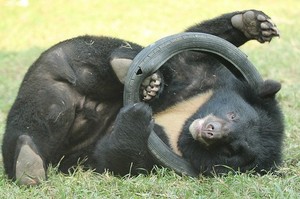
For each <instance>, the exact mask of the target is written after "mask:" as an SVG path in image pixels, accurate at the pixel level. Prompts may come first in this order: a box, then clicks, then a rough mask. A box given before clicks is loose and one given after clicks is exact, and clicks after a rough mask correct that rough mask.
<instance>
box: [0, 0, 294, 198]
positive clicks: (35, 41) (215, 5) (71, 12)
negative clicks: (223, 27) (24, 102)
mask: <svg viewBox="0 0 300 199" xmlns="http://www.w3.org/2000/svg"><path fill="white" fill-rule="evenodd" d="M66 2H67V3H66ZM68 2H69V3H68ZM71 2H72V3H71ZM105 2H107V3H105ZM250 8H255V9H259V10H263V11H265V12H266V13H267V14H269V15H270V16H271V17H272V19H273V21H275V22H276V24H277V26H278V28H279V29H280V31H281V38H280V39H274V40H273V41H272V42H271V43H270V44H265V45H261V44H258V43H257V42H254V41H253V42H249V43H247V44H246V45H245V46H243V47H242V50H243V51H244V52H246V53H247V54H248V55H249V59H250V60H251V61H252V62H253V64H254V65H255V66H257V68H258V70H259V71H260V72H261V73H262V75H263V76H264V77H265V78H271V79H276V80H278V81H280V82H281V83H282V85H283V88H282V90H281V91H280V93H279V95H278V99H279V101H280V104H281V105H282V108H283V111H284V114H285V123H286V133H285V134H286V136H285V137H286V138H285V143H284V163H283V165H282V166H281V168H280V169H279V171H278V173H279V174H280V175H265V176H256V175H252V174H240V175H234V174H228V175H227V176H223V177H214V178H204V177H200V178H199V179H193V178H189V177H180V176H178V175H176V174H174V172H172V171H168V170H166V169H161V170H158V174H151V175H150V176H138V177H124V178H119V177H114V176H112V175H110V174H107V173H105V174H95V173H93V172H91V171H88V172H83V171H81V170H80V168H79V171H78V172H76V173H75V174H73V175H69V176H68V175H67V176H66V175H63V174H61V173H57V172H56V170H55V168H51V169H50V171H49V179H48V181H46V182H44V183H43V184H41V185H40V186H38V187H32V188H24V187H19V186H17V185H15V184H14V183H12V182H10V181H8V180H7V179H6V177H5V175H4V174H3V166H2V164H0V198H11V199H12V198H299V197H300V115H299V111H300V100H299V98H300V95H299V94H300V92H299V88H300V83H299V77H300V66H299V65H298V64H299V63H300V56H299V54H300V37H299V32H300V20H299V17H300V14H299V9H300V1H298V0H285V1H276V2H275V1H273V0H265V1H258V0H252V1H248V0H245V1H242V0H231V1H230V0H215V1H207V0H185V1H174V0H164V1H162V0H152V1H144V0H110V1H97V0H90V1H85V0H78V1H64V0H53V1H38V0H32V1H29V6H27V7H21V6H18V1H17V0H0V19H1V20H0V38H1V39H0V136H1V137H2V134H3V132H4V128H5V119H6V115H7V112H8V110H9V108H10V106H11V105H12V103H13V101H14V99H15V97H16V95H17V91H18V87H19V85H20V82H21V81H22V78H23V76H24V74H25V72H26V71H27V69H28V67H29V66H30V64H31V63H32V62H33V61H34V60H35V59H36V58H37V57H38V56H39V54H40V53H41V52H42V51H43V50H45V49H47V48H49V47H50V46H51V45H53V44H55V43H57V42H59V41H61V40H65V39H68V38H71V37H74V36H78V35H83V34H94V35H110V36H115V37H119V38H123V39H127V40H130V41H134V42H137V43H140V44H142V45H148V44H150V43H152V42H153V41H155V40H157V39H159V38H161V37H164V36H166V35H169V34H173V33H177V32H179V31H181V30H183V29H185V28H186V27H187V26H190V25H193V24H195V23H197V22H199V21H201V20H205V19H209V18H212V17H214V16H217V15H220V14H222V13H226V12H230V11H235V10H245V9H250ZM1 137H0V138H1ZM0 162H1V163H2V159H0Z"/></svg>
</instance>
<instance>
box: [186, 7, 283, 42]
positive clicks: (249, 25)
mask: <svg viewBox="0 0 300 199" xmlns="http://www.w3.org/2000/svg"><path fill="white" fill-rule="evenodd" d="M186 32H203V33H208V34H213V35H216V36H218V37H221V38H223V39H225V40H227V41H229V42H231V43H232V44H234V45H235V46H237V47H238V46H241V45H243V44H244V43H245V42H247V41H249V40H252V39H256V40H257V41H259V42H261V43H264V42H270V41H271V40H272V38H273V37H277V36H279V30H278V29H277V27H276V25H275V24H274V23H273V22H272V20H271V18H270V17H269V16H268V15H266V14H265V13H263V12H262V11H258V10H246V11H242V12H233V13H228V14H224V15H222V16H220V17H217V18H214V19H211V20H207V21H205V22H203V23H200V24H198V25H195V26H192V27H190V28H188V29H187V30H186Z"/></svg>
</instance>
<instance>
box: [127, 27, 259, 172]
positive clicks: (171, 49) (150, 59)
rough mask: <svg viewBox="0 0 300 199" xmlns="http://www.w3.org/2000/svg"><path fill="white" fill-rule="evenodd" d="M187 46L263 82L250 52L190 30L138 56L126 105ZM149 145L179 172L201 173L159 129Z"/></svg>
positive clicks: (255, 84)
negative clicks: (248, 53) (174, 147)
mask: <svg viewBox="0 0 300 199" xmlns="http://www.w3.org/2000/svg"><path fill="white" fill-rule="evenodd" d="M186 50H193V51H200V52H205V53H209V54H212V55H214V56H216V57H217V58H218V59H220V60H221V62H222V63H224V65H225V66H226V67H227V68H228V69H229V70H230V71H232V72H233V74H234V75H235V76H236V77H237V78H239V79H240V80H241V81H247V82H248V83H249V85H250V86H251V87H253V88H258V87H259V85H260V84H261V83H262V82H263V79H262V77H261V76H260V74H259V73H258V71H257V70H256V68H255V67H254V66H253V65H252V63H251V62H250V61H249V60H248V59H247V56H246V55H245V54H244V53H243V52H242V51H240V50H239V49H238V48H237V47H236V46H234V45H233V44H231V43H229V42H228V41H226V40H224V39H222V38H219V37H216V36H213V35H210V34H205V33H190V32H186V33H180V34H176V35H171V36H168V37H165V38H162V39H160V40H158V41H157V42H155V43H153V44H151V45H149V46H148V47H146V48H144V49H143V50H142V51H141V52H140V53H139V54H138V55H137V56H136V57H135V58H134V60H133V62H132V64H131V66H130V67H129V71H128V74H127V77H126V81H125V88H124V96H123V97H124V105H128V104H133V103H137V102H140V93H139V88H140V85H141V83H142V81H143V80H144V79H145V78H146V77H148V76H150V75H151V74H153V73H154V72H155V71H157V70H158V69H159V68H160V67H161V66H162V65H163V64H164V63H165V62H166V61H167V60H169V59H170V58H171V57H172V56H174V55H176V54H178V53H180V52H183V51H186ZM187 70H188V69H187ZM148 148H149V150H150V152H151V153H152V154H153V155H154V156H155V157H156V159H157V160H158V161H159V162H160V163H161V164H163V165H164V166H166V167H169V168H171V169H173V170H174V171H175V172H176V173H178V174H185V175H189V176H197V175H198V174H197V172H196V171H195V170H194V168H192V166H191V165H190V163H189V162H187V161H186V160H184V159H183V158H181V157H180V156H178V155H177V154H175V153H174V152H173V151H172V150H171V149H170V148H169V147H168V146H167V145H166V144H165V143H164V142H163V141H162V140H160V138H159V137H158V136H157V135H156V133H155V132H152V133H151V134H150V137H149V139H148Z"/></svg>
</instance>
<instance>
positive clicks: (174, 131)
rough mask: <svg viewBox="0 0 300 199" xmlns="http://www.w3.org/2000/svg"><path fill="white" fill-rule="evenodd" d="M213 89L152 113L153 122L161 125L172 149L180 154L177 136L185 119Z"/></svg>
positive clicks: (202, 102) (207, 98)
mask: <svg viewBox="0 0 300 199" xmlns="http://www.w3.org/2000/svg"><path fill="white" fill-rule="evenodd" d="M212 94H213V91H212V90H209V91H207V92H205V93H201V94H198V95H196V96H194V97H191V98H189V99H187V100H184V101H182V102H179V103H177V104H175V105H174V106H172V107H170V108H168V109H166V110H164V111H162V112H159V113H157V114H155V115H154V119H155V123H156V124H158V125H160V126H162V127H163V129H164V131H165V133H166V135H167V137H168V138H169V143H170V145H171V148H172V149H173V151H174V152H175V153H176V154H178V155H180V156H181V155H182V154H181V151H180V150H179V148H178V143H177V142H178V138H179V135H180V132H181V131H182V127H183V125H184V123H185V121H186V120H187V119H188V118H189V117H190V116H191V115H193V114H194V113H195V112H196V111H197V110H198V109H199V107H201V106H202V105H203V104H204V103H205V102H207V100H209V99H210V97H211V96H212Z"/></svg>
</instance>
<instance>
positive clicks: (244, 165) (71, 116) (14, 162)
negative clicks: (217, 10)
mask: <svg viewBox="0 0 300 199" xmlns="http://www.w3.org/2000/svg"><path fill="white" fill-rule="evenodd" d="M186 32H203V33H209V34H213V35H216V36H219V37H221V38H224V39H226V40H227V41H229V42H231V43H232V44H234V45H235V46H240V45H242V44H244V43H245V42H247V41H249V40H252V39H256V40H257V41H259V42H261V43H264V42H270V41H271V39H272V38H273V37H276V36H279V32H278V29H277V28H276V26H275V24H274V23H273V22H272V21H271V19H270V17H268V16H267V15H266V14H264V13H263V12H261V11H257V10H247V11H241V12H233V13H229V14H224V15H222V16H220V17H217V18H215V19H211V20H208V21H205V22H203V23H200V24H197V25H195V26H192V27H190V28H188V29H186ZM142 49H143V48H142V47H141V46H139V45H137V44H134V43H131V42H127V41H123V40H119V39H115V38H109V37H94V36H81V37H77V38H73V39H70V40H66V41H63V42H61V43H59V44H57V45H55V46H53V47H51V48H50V49H48V50H47V51H45V52H44V53H42V54H41V56H40V57H39V58H38V59H37V60H36V61H35V62H34V63H33V65H32V66H31V67H30V68H29V70H28V72H27V74H26V75H25V77H24V80H23V82H22V84H21V87H20V90H19V93H18V96H17V98H16V100H15V103H14V104H13V106H12V108H11V110H10V112H9V114H8V118H7V125H6V131H5V134H4V138H3V145H2V153H3V162H4V168H5V172H6V174H7V175H8V177H9V178H10V179H13V180H17V181H18V182H19V183H20V184H25V185H34V184H38V183H39V182H41V180H43V179H46V176H47V174H46V171H47V167H48V166H49V164H52V165H58V168H59V170H61V171H63V172H68V171H69V169H71V168H72V167H73V166H76V165H77V164H78V162H82V164H83V166H86V167H87V168H92V169H95V170H96V171H98V172H103V171H105V170H106V169H107V170H109V171H112V172H113V173H115V174H118V175H125V174H127V173H132V174H137V173H144V172H149V171H150V170H151V169H152V168H153V166H154V165H156V164H158V163H157V162H156V160H155V159H154V158H153V157H152V155H151V154H150V153H149V151H148V148H147V144H146V143H147V139H148V136H149V134H150V132H151V130H152V129H154V130H155V132H156V133H157V134H158V136H159V137H160V138H161V139H162V140H163V141H164V142H165V143H167V144H168V145H169V146H170V147H171V148H172V150H173V151H174V152H175V153H177V154H179V155H181V156H182V157H183V158H185V159H186V160H187V161H189V162H190V163H191V165H192V166H193V167H194V169H195V170H196V171H197V172H199V174H210V173H211V172H215V173H224V172H227V171H228V169H229V168H231V169H233V170H239V171H242V172H244V171H247V170H254V171H256V172H258V173H264V172H267V171H270V170H273V169H275V168H276V166H277V165H278V164H280V162H281V150H282V140H283V131H284V126H283V116H282V113H281V110H280V107H279V106H278V104H277V101H276V99H275V94H276V93H277V92H278V91H279V90H280V88H281V85H280V83H278V82H276V81H273V80H266V81H265V82H264V83H263V84H262V85H261V86H260V87H259V88H251V87H250V86H249V85H248V84H247V83H245V82H242V81H240V80H238V79H237V78H236V77H235V76H234V75H232V74H231V72H229V70H228V69H226V68H225V67H224V66H223V65H222V64H221V63H220V62H219V61H218V60H217V59H215V58H213V57H212V56H210V55H208V54H203V53H200V52H195V51H185V52H182V53H180V54H178V55H176V56H174V57H172V58H171V59H170V60H168V61H167V62H166V63H165V64H164V65H163V66H162V67H161V68H160V69H159V71H158V72H156V73H154V74H153V75H152V76H150V77H148V78H146V79H145V80H144V82H143V85H142V86H141V97H142V98H143V99H144V101H145V102H141V103H137V104H134V105H129V106H126V107H124V108H122V104H123V97H122V96H123V89H124V81H125V76H126V74H127V71H128V67H129V66H130V63H131V62H132V59H133V58H134V57H135V56H136V55H137V54H138V53H139V52H140V51H141V50H142ZM153 117H154V120H153Z"/></svg>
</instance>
